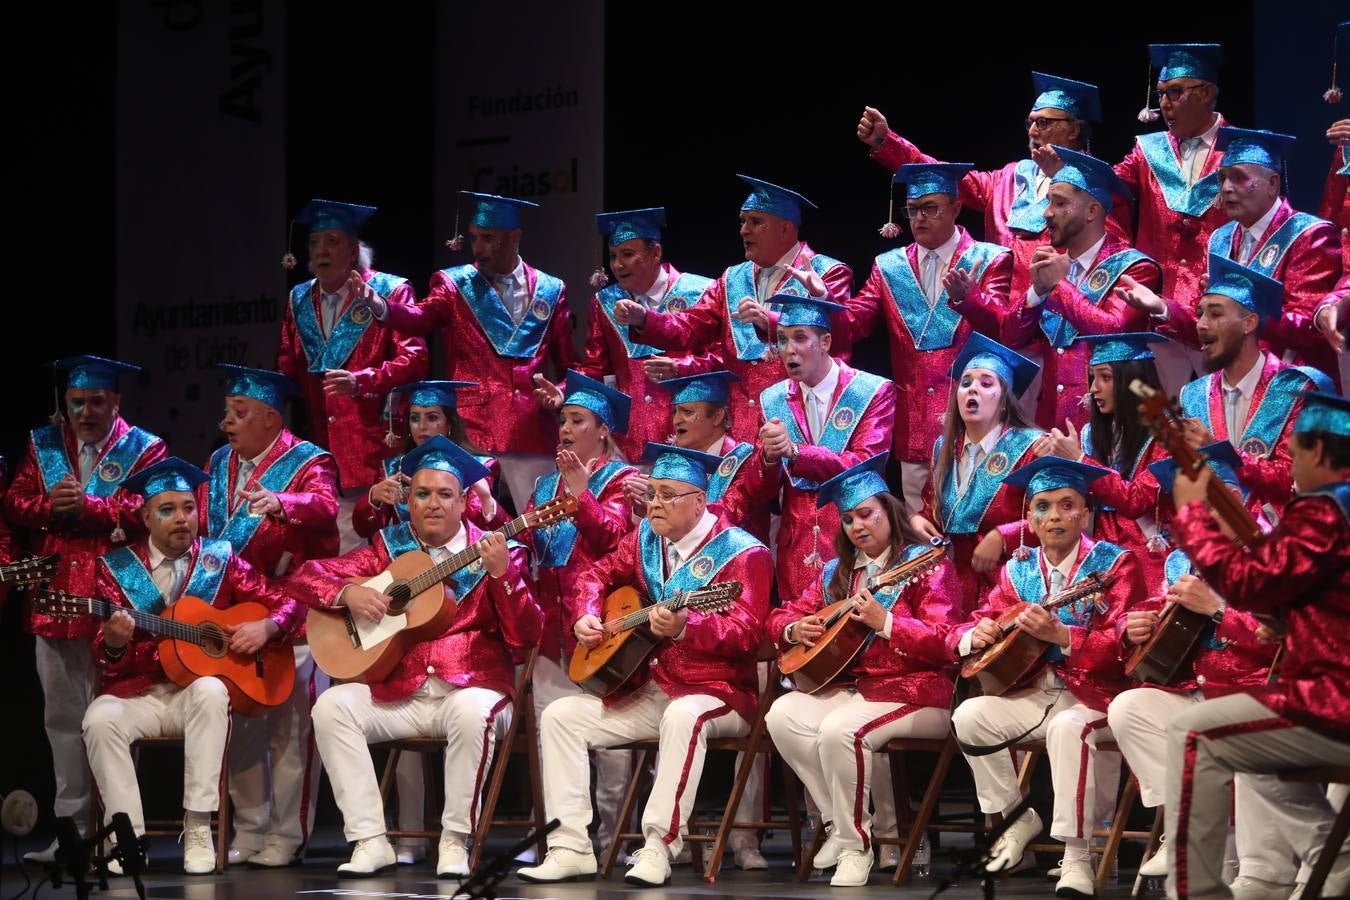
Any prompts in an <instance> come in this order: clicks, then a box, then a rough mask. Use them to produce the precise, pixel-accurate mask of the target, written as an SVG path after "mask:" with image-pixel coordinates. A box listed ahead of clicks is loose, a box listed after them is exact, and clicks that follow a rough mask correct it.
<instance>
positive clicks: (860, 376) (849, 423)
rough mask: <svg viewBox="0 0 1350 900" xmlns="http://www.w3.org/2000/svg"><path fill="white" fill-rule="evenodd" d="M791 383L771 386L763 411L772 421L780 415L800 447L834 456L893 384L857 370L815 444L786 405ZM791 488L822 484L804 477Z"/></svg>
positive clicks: (765, 393) (811, 488)
mask: <svg viewBox="0 0 1350 900" xmlns="http://www.w3.org/2000/svg"><path fill="white" fill-rule="evenodd" d="M788 383H789V382H788V380H787V379H784V380H783V381H780V382H777V383H776V384H771V385H769V386H768V387H767V388H765V389H764V391H763V392H762V393H761V394H760V405H761V406H762V407H763V409H764V418H765V419H766V420H767V419H772V418H773V417H774V416H777V417H778V418H779V419H781V420H782V422H783V424H784V425H785V426H786V427H787V432H788V436H789V437H791V438H792V440H794V441H796V442H797V443H799V444H813V443H814V444H815V445H816V446H819V447H824V448H825V449H826V450H829V451H831V452H833V453H843V452H844V450H845V449H847V447H848V441H849V438H850V437H852V436H853V432H854V430H855V429H856V428H857V427H858V422H859V421H861V420H862V416H863V413H865V412H866V411H867V407H868V405H870V404H871V402H872V398H873V397H875V396H876V394H877V392H878V391H880V390H881V389H882V388H883V387H884V386H886V385H887V384H890V382H889V381H887V380H886V379H885V378H882V377H880V376H878V375H873V374H871V373H870V372H863V371H860V370H856V369H855V370H854V375H853V380H852V381H850V382H849V383H848V385H847V386H846V387H845V388H844V390H843V392H842V393H841V394H840V395H839V399H838V400H837V401H835V404H834V407H833V408H832V409H831V410H830V413H829V415H828V416H827V418H826V420H825V421H826V423H827V424H826V427H825V433H824V434H822V435H821V436H820V440H819V441H812V440H811V439H810V438H809V437H807V436H806V435H804V434H802V431H801V429H800V428H799V427H798V426H797V417H796V416H794V415H793V414H792V407H791V406H789V405H788V402H787V391H788ZM783 465H784V471H786V468H787V462H786V461H784V463H783ZM792 485H793V487H795V488H797V489H798V490H802V491H814V490H816V489H817V488H818V487H820V485H819V484H818V483H817V482H814V481H809V480H807V479H805V478H798V477H796V476H793V477H792Z"/></svg>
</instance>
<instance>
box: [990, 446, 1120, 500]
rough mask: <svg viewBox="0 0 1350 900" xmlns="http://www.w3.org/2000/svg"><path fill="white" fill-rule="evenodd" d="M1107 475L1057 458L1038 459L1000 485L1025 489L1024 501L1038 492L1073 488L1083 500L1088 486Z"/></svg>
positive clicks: (1006, 478)
mask: <svg viewBox="0 0 1350 900" xmlns="http://www.w3.org/2000/svg"><path fill="white" fill-rule="evenodd" d="M1109 471H1111V470H1110V469H1104V468H1102V467H1101V466H1089V465H1087V464H1085V463H1080V462H1074V461H1073V460H1071V459H1060V458H1059V457H1058V456H1042V457H1041V458H1040V459H1034V460H1032V461H1031V462H1029V463H1027V464H1026V465H1025V466H1022V467H1021V468H1019V469H1014V470H1013V471H1012V472H1011V473H1010V474H1008V475H1005V476H1004V478H1003V483H1004V484H1010V485H1012V486H1013V487H1020V488H1026V492H1027V498H1028V499H1030V498H1031V497H1034V496H1036V495H1037V494H1039V493H1041V492H1042V491H1057V490H1059V489H1060V488H1073V489H1074V490H1075V491H1077V492H1078V493H1079V494H1081V495H1083V497H1087V495H1088V484H1089V483H1090V482H1093V481H1096V480H1097V479H1098V478H1101V477H1102V476H1103V475H1105V474H1106V473H1107V472H1109Z"/></svg>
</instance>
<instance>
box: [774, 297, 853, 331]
mask: <svg viewBox="0 0 1350 900" xmlns="http://www.w3.org/2000/svg"><path fill="white" fill-rule="evenodd" d="M769 302H770V303H779V304H782V307H783V308H782V309H781V310H780V311H779V313H778V327H779V328H791V327H793V326H794V325H814V326H815V327H816V328H824V329H825V330H826V331H829V330H830V329H831V328H832V327H833V326H831V324H830V316H832V315H834V314H835V313H837V312H843V311H844V310H845V309H846V308H847V307H845V306H842V305H841V304H838V303H834V302H832V301H829V300H824V299H821V298H817V297H802V296H800V295H798V294H774V295H773V296H772V297H770V298H769Z"/></svg>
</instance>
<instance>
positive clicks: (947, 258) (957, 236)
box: [914, 229, 961, 306]
mask: <svg viewBox="0 0 1350 900" xmlns="http://www.w3.org/2000/svg"><path fill="white" fill-rule="evenodd" d="M959 243H961V232H960V230H959V229H952V236H951V237H949V238H947V240H946V241H944V242H943V244H942V246H940V247H935V248H933V249H932V250H929V249H928V248H927V247H923V246H920V245H919V244H915V245H914V254H915V259H916V262H917V263H918V265H919V273H918V274H919V286H920V287H921V288H923V291H924V296H925V297H926V298H927V299H928V305H929V306H932V305H933V304H935V303H937V299H938V297H940V296H941V295H942V279H943V278H945V277H946V276H947V270H948V269H950V268H951V265H952V257H953V256H955V255H956V245H957V244H959ZM929 253H936V254H937V277H936V278H935V279H934V284H933V292H932V294H931V295H930V294H929V292H928V289H929V285H928V284H927V283H926V278H927V274H928V271H927V268H926V265H927V259H928V254H929Z"/></svg>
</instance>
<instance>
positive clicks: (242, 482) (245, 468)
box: [234, 459, 258, 499]
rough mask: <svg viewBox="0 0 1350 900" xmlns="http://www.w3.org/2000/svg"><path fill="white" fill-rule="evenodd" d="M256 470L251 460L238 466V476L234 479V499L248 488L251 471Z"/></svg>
mask: <svg viewBox="0 0 1350 900" xmlns="http://www.w3.org/2000/svg"><path fill="white" fill-rule="evenodd" d="M256 468H258V466H257V464H256V463H254V462H253V460H251V459H246V460H244V461H243V462H241V463H240V464H239V474H238V475H236V476H235V478H234V493H235V497H236V499H237V498H238V496H239V492H240V491H242V490H244V488H246V487H248V480H249V479H250V478H252V477H253V470H254V469H256Z"/></svg>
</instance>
